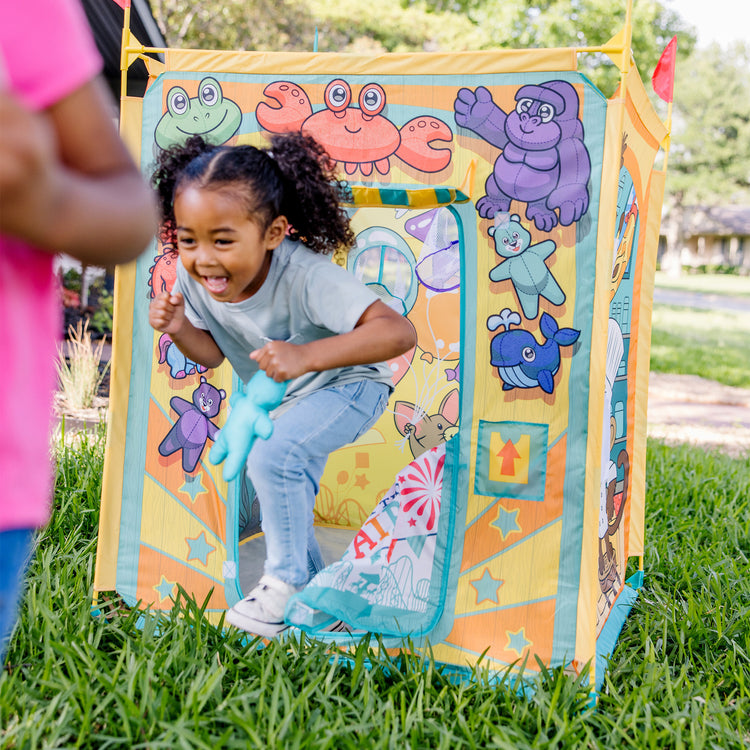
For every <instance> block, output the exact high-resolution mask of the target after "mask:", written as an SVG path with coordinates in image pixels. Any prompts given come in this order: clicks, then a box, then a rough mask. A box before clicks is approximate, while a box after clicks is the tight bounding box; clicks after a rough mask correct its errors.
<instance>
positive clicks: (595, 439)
mask: <svg viewBox="0 0 750 750" xmlns="http://www.w3.org/2000/svg"><path fill="white" fill-rule="evenodd" d="M622 119H623V103H622V100H620V99H617V98H615V99H611V100H610V101H609V103H608V106H607V122H606V125H605V129H606V135H605V139H604V159H603V164H602V175H603V177H602V186H601V194H600V198H599V200H600V204H599V217H598V232H597V242H596V244H597V253H596V269H595V273H596V286H595V289H594V311H593V320H592V333H591V364H590V370H589V388H590V396H589V414H588V436H589V440H588V445H587V455H586V492H585V499H584V511H583V538H582V549H581V578H580V587H579V590H578V616H577V631H576V648H575V657H576V660H577V661H578V662H580V663H585V662H586V661H588V660H589V659H590V658H591V656H592V655H593V654H594V653H595V652H596V601H597V598H598V595H599V581H598V573H597V571H598V568H597V551H598V545H599V539H598V533H597V532H598V526H599V490H600V484H601V455H602V440H603V439H604V436H603V435H602V422H603V418H604V374H605V363H606V353H607V326H608V321H609V288H610V284H609V282H610V278H611V276H612V250H611V248H612V244H613V242H614V234H615V205H616V202H617V187H618V182H617V179H616V175H617V174H618V172H619V165H620V152H621V147H622V135H621V133H622ZM607 176H610V178H609V179H606V177H607ZM591 668H592V672H593V670H594V669H595V665H594V664H593V663H592V667H591ZM594 678H595V675H593V674H592V680H594Z"/></svg>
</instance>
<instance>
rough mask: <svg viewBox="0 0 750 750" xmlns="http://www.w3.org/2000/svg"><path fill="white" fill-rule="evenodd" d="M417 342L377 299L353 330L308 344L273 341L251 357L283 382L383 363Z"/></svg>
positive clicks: (406, 326)
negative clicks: (356, 366)
mask: <svg viewBox="0 0 750 750" xmlns="http://www.w3.org/2000/svg"><path fill="white" fill-rule="evenodd" d="M416 343H417V336H416V333H415V331H414V328H413V326H412V324H411V323H410V322H409V321H408V320H407V319H406V318H404V317H402V316H401V315H399V314H398V313H397V312H394V311H393V310H391V308H390V307H388V306H387V305H386V304H385V303H383V302H381V301H379V300H378V301H377V302H373V303H372V304H371V305H370V306H369V307H368V308H367V309H366V310H365V311H364V312H363V313H362V316H361V317H360V319H359V320H358V321H357V324H356V325H355V327H354V330H352V331H349V332H347V333H341V334H339V335H338V336H330V337H329V338H325V339H318V340H317V341H310V342H309V343H307V344H291V343H288V342H285V341H271V342H270V343H268V344H266V345H265V346H264V347H262V348H261V349H256V350H255V351H254V352H252V354H251V355H250V358H251V359H254V360H255V361H256V362H257V363H258V366H259V367H260V368H261V369H262V370H265V372H266V374H267V375H268V376H269V377H271V378H273V379H274V380H276V381H277V382H281V381H283V380H290V379H292V378H297V377H299V376H300V375H304V374H305V373H306V372H321V371H323V370H332V369H334V368H336V367H350V366H351V365H368V364H372V363H373V362H382V361H383V360H387V359H392V358H393V357H397V356H398V355H399V354H403V353H404V352H406V351H409V349H411V348H412V347H413V346H415V345H416Z"/></svg>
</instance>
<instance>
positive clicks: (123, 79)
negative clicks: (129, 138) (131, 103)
mask: <svg viewBox="0 0 750 750" xmlns="http://www.w3.org/2000/svg"><path fill="white" fill-rule="evenodd" d="M124 11H125V13H124V15H123V20H122V41H121V42H120V100H121V101H122V100H123V99H124V98H125V97H126V96H127V95H128V68H129V67H130V64H129V63H128V45H129V43H130V6H129V5H128V6H126V7H125V8H124Z"/></svg>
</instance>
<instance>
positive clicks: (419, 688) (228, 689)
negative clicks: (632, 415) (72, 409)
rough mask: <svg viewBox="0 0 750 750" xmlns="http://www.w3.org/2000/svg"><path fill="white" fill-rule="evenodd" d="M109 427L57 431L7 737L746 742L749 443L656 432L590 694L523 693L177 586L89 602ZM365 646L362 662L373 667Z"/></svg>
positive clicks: (407, 744) (498, 744) (81, 743)
mask: <svg viewBox="0 0 750 750" xmlns="http://www.w3.org/2000/svg"><path fill="white" fill-rule="evenodd" d="M102 458H103V437H102V435H98V436H93V437H92V438H90V439H87V438H85V437H84V438H83V439H82V440H81V441H80V442H78V443H77V444H75V445H73V446H62V447H61V448H60V449H59V456H58V459H59V460H58V473H57V489H56V494H55V512H54V515H53V520H52V522H51V524H50V526H49V527H48V528H47V529H46V530H45V531H44V532H43V533H42V534H41V535H40V539H39V546H38V550H37V554H36V559H35V561H34V563H33V565H32V568H31V571H30V575H29V578H28V586H27V596H26V599H25V602H24V606H23V610H22V613H21V619H20V622H19V625H18V628H17V630H16V633H15V636H14V638H13V640H12V642H11V645H10V649H9V653H8V658H7V664H6V667H5V669H4V670H3V672H2V675H1V676H0V747H2V748H3V749H5V748H78V747H80V748H97V750H100V749H102V748H149V749H152V748H170V750H171V749H173V748H190V749H191V750H193V749H194V748H215V747H220V748H243V749H244V748H248V747H253V748H254V747H263V748H266V747H267V748H271V749H274V748H279V749H281V748H283V749H284V750H287V749H290V748H291V749H293V748H321V749H322V748H331V749H332V750H333V749H334V748H335V749H336V750H340V749H342V748H363V747H366V748H383V749H385V748H446V750H447V749H449V748H450V749H451V750H453V748H507V749H508V750H510V749H511V748H512V749H513V750H517V749H519V748H520V749H522V748H612V747H620V748H623V749H624V748H634V749H635V748H638V750H641V749H642V748H659V750H662V749H663V748H728V749H729V750H733V749H734V748H737V749H738V750H739V748H746V747H747V746H748V743H750V659H749V658H748V655H749V654H750V575H749V573H750V565H748V556H750V508H748V503H749V502H750V501H749V500H748V499H749V498H750V459H747V458H746V459H730V458H726V457H724V456H722V455H720V454H708V455H706V454H704V453H703V452H702V451H700V450H699V449H694V448H689V447H677V448H674V447H667V446H664V445H661V444H659V443H654V442H650V443H649V451H648V499H647V513H648V520H647V551H646V582H645V586H644V589H643V590H642V593H641V596H640V598H639V600H638V602H637V603H636V605H635V607H634V609H633V612H632V614H631V616H630V618H629V619H628V621H627V622H626V624H625V627H624V629H623V632H622V635H621V637H620V641H619V644H618V647H617V650H616V651H615V653H614V657H613V659H612V662H611V665H610V668H609V671H608V673H607V675H606V678H605V684H604V687H603V690H602V693H601V695H600V698H599V703H598V706H597V707H596V708H593V707H591V706H590V705H589V694H588V689H587V687H586V685H585V680H583V679H580V678H579V679H574V678H572V677H570V676H569V675H564V674H562V672H561V671H560V670H545V671H543V674H542V677H541V679H540V681H539V683H538V686H537V689H536V691H535V692H534V694H533V695H532V696H530V697H529V698H523V697H520V696H519V694H518V692H517V691H515V690H513V689H508V688H504V687H498V686H496V685H494V684H492V683H491V681H490V680H489V679H488V675H487V674H486V673H485V672H483V671H482V669H481V668H477V669H475V671H474V677H475V679H474V680H473V682H471V683H458V682H456V681H454V680H452V679H451V678H450V677H449V676H448V675H445V674H443V673H442V672H441V670H440V669H439V668H437V667H436V666H435V665H434V664H432V663H431V662H430V661H429V659H426V658H424V657H422V656H415V655H410V654H408V653H400V654H392V655H390V656H389V655H387V654H385V653H383V654H382V655H381V656H376V655H375V653H374V652H373V651H372V649H371V648H370V646H369V644H368V643H366V642H362V643H360V645H359V647H358V648H357V650H356V652H355V653H354V654H353V655H349V656H348V657H346V658H344V657H340V658H337V657H336V655H335V654H332V653H331V652H330V651H329V650H328V649H327V647H325V646H323V645H321V644H318V643H314V642H311V641H309V640H306V639H304V638H303V639H302V640H301V641H296V640H291V641H289V642H287V643H285V644H279V643H272V644H271V645H270V646H268V647H267V648H265V649H259V648H258V647H257V646H258V644H257V642H255V641H253V642H250V643H247V642H246V641H245V639H243V638H242V637H240V636H239V635H237V634H236V633H232V632H227V633H224V632H222V630H221V629H220V628H217V627H214V626H212V625H209V624H208V623H207V622H206V621H205V620H204V619H203V617H202V612H203V609H202V608H203V605H202V604H200V603H196V602H193V601H189V600H184V599H183V600H182V601H181V603H180V606H179V608H178V611H176V612H174V613H173V614H171V615H170V616H167V617H165V616H160V617H157V616H154V615H147V616H146V617H145V620H144V624H143V627H142V629H140V628H138V627H136V620H137V617H138V616H139V615H140V613H128V612H124V613H121V614H120V615H119V616H114V617H112V618H111V619H110V620H107V619H105V618H104V617H99V618H94V617H92V616H91V614H90V602H91V591H92V580H93V565H94V562H93V561H94V553H95V539H96V531H97V523H98V507H99V501H98V498H99V483H100V477H101V469H102ZM368 661H370V662H371V665H369V666H368Z"/></svg>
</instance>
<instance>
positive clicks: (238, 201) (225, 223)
mask: <svg viewBox="0 0 750 750" xmlns="http://www.w3.org/2000/svg"><path fill="white" fill-rule="evenodd" d="M174 215H175V221H176V225H177V226H176V231H177V251H178V252H179V254H180V259H181V260H182V265H183V266H184V267H185V270H186V271H187V272H188V273H189V274H190V276H192V277H193V278H194V279H195V280H196V281H197V282H198V283H199V284H201V285H202V286H203V287H204V288H205V289H206V291H207V292H208V293H209V294H210V295H211V296H212V297H213V298H214V299H215V300H216V301H217V302H241V301H242V300H245V299H248V298H249V297H252V295H253V294H255V293H256V292H257V291H258V290H259V289H260V288H261V286H263V282H264V281H265V280H266V276H268V269H269V268H270V266H271V251H272V250H273V249H274V248H276V247H278V246H279V244H280V243H281V241H282V240H283V239H284V236H285V234H286V230H287V220H286V217H284V216H277V217H276V218H275V219H274V220H273V221H272V222H271V223H270V225H269V226H268V227H267V228H266V229H264V228H263V227H262V225H261V223H260V222H259V221H256V220H255V218H254V217H253V216H252V215H251V214H249V213H248V206H247V201H246V200H243V196H242V195H241V194H240V193H239V192H238V188H236V187H234V186H227V187H222V188H213V189H208V188H201V187H198V186H197V185H186V186H185V187H184V188H182V189H181V190H179V191H178V192H177V194H176V196H175V200H174Z"/></svg>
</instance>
